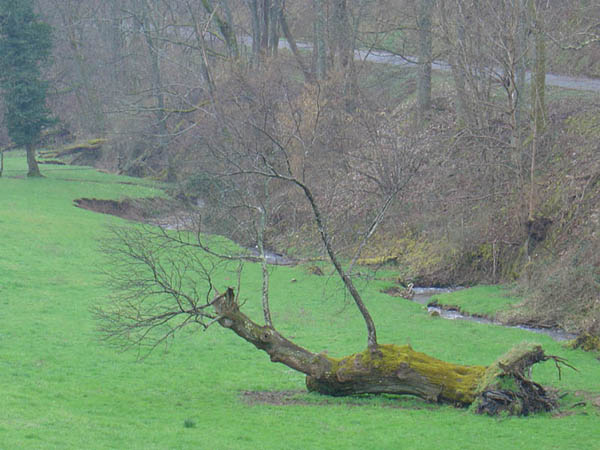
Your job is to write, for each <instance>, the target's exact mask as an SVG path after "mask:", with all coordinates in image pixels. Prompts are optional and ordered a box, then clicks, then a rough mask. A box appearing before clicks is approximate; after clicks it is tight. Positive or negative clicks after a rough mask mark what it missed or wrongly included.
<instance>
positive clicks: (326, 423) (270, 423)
mask: <svg viewBox="0 0 600 450" xmlns="http://www.w3.org/2000/svg"><path fill="white" fill-rule="evenodd" d="M5 166H6V170H5V173H4V176H3V177H2V178H0V243H1V245H0V449H37V448H42V449H46V448H55V449H95V448H114V449H187V448H190V449H254V448H260V449H313V448H315V449H316V448H324V449H349V448H357V449H358V448H360V449H367V448H368V449H387V448H390V449H398V448H406V449H416V448H419V449H421V448H422V449H428V448H431V449H438V448H443V449H465V448H486V449H507V448H518V449H552V448H556V449H569V448H572V449H578V450H579V449H594V448H600V417H599V414H598V409H597V408H596V407H594V406H592V404H591V403H590V402H589V401H588V403H587V405H586V406H580V407H577V408H572V409H571V408H570V405H571V404H573V403H575V402H578V401H580V400H581V398H580V397H576V396H574V395H573V394H571V395H569V396H567V397H566V398H565V400H564V404H565V406H564V408H563V412H564V413H565V414H563V415H561V416H551V415H548V414H542V415H538V416H536V417H525V418H489V417H482V416H477V415H475V414H473V413H472V412H471V411H469V410H464V409H455V408H453V407H451V406H436V405H431V404H427V403H425V402H422V401H420V400H417V399H410V398H389V397H388V398H366V397H361V398H355V399H330V398H328V399H325V400H327V404H322V401H323V400H324V398H323V397H320V396H318V395H313V394H306V393H303V389H304V377H303V376H302V375H301V374H299V373H296V372H294V371H292V370H290V369H288V368H287V367H285V366H282V365H279V364H274V363H271V362H270V361H269V360H268V357H267V356H266V355H265V354H263V353H260V352H258V351H257V350H255V349H254V348H253V347H252V346H251V345H250V344H247V343H246V342H244V341H241V340H240V339H239V338H238V337H237V336H235V335H234V334H233V333H231V332H229V331H227V330H224V329H221V328H219V327H217V326H215V327H213V328H211V329H209V330H208V331H206V332H203V331H200V330H193V329H190V330H188V331H187V332H184V333H182V334H180V335H178V336H177V337H176V339H175V340H173V342H171V345H170V347H169V351H168V352H167V353H165V352H164V351H162V350H160V349H159V350H157V351H156V352H155V353H153V354H152V355H150V356H149V357H148V358H146V359H144V360H142V361H138V360H137V359H136V354H135V353H134V352H126V353H120V352H117V351H116V350H115V349H113V348H111V347H108V346H106V345H104V344H102V343H101V342H100V340H99V335H98V334H97V332H96V331H95V329H96V324H95V323H94V320H93V319H92V315H91V313H90V308H91V307H92V306H93V305H95V304H102V303H104V302H106V301H108V295H109V292H108V291H107V289H106V288H105V287H104V286H103V284H102V277H101V275H100V272H101V268H102V266H103V261H104V258H103V255H102V254H101V253H100V252H99V250H98V239H100V238H102V237H103V236H106V234H107V225H110V224H125V223H126V222H125V221H123V220H121V219H118V218H115V217H110V216H104V215H101V214H97V213H93V212H90V211H85V210H82V209H79V208H76V207H74V206H73V200H74V199H76V198H79V197H96V198H104V199H109V198H110V199H117V198H119V197H123V196H132V197H144V196H155V195H160V192H159V191H157V190H156V189H154V188H153V186H152V183H148V182H142V181H141V180H135V179H127V178H124V177H116V176H112V175H105V174H99V173H97V172H95V171H93V170H91V169H83V168H76V167H55V166H42V171H43V173H44V174H45V175H46V178H44V179H27V178H26V177H25V173H26V165H25V160H24V157H23V155H22V154H20V153H13V154H7V155H6V159H5ZM259 274H260V270H259V268H258V267H255V266H252V265H248V266H247V267H246V271H245V273H244V276H243V287H242V289H243V292H242V297H244V298H246V299H247V303H246V307H245V308H246V311H247V312H248V314H250V315H252V316H254V317H258V316H259V302H260V278H259ZM226 276H227V275H226V274H223V280H224V283H226V282H227V280H225V278H226ZM292 279H296V280H297V281H296V282H293V283H292V282H291V280H292ZM231 283H232V284H233V285H234V284H235V280H231ZM383 283H384V282H371V283H363V285H361V286H360V288H361V290H362V292H363V293H364V297H365V299H366V301H367V303H368V306H369V308H370V309H371V312H372V314H373V316H374V318H375V321H376V323H377V325H378V333H379V339H380V342H381V343H396V344H405V343H410V344H411V345H412V346H413V348H414V349H415V350H418V351H423V352H426V353H429V354H431V355H432V356H435V357H438V358H441V359H444V360H448V361H452V362H456V363H461V364H489V363H491V362H492V361H494V360H495V359H496V358H497V357H498V356H500V355H501V354H502V353H504V352H505V351H506V350H508V349H509V348H510V347H511V346H513V345H515V344H517V343H519V342H522V341H524V340H528V341H534V342H539V343H541V344H542V345H543V346H544V348H545V349H546V351H547V352H548V353H550V354H557V355H560V356H563V357H566V358H568V360H569V361H570V362H571V363H572V364H573V365H575V366H576V367H577V368H578V369H579V372H574V371H571V370H564V371H563V376H562V379H561V380H558V377H557V373H556V370H555V369H554V367H553V364H552V363H546V364H545V365H541V366H536V368H535V369H534V377H535V379H536V380H537V381H539V382H541V383H543V384H551V385H553V386H555V387H557V388H558V389H560V390H562V391H568V392H571V393H574V392H575V391H585V392H596V398H598V397H599V396H600V381H598V380H600V377H599V374H600V362H599V361H598V360H597V359H596V356H597V355H593V354H588V353H584V352H581V351H573V350H566V349H564V348H563V347H562V346H561V344H559V343H556V342H554V341H552V340H551V339H550V338H547V337H545V336H539V335H533V334H531V333H528V332H526V331H523V330H518V329H505V328H501V327H498V326H488V325H482V324H477V323H470V322H465V321H446V320H443V319H440V318H432V317H429V316H428V315H427V312H426V309H425V308H424V307H423V306H422V305H419V304H416V303H412V302H407V301H405V300H402V299H398V298H394V297H390V296H387V295H385V294H382V293H380V292H379V291H380V289H381V288H382V286H383ZM222 287H225V286H222ZM271 298H272V302H273V320H274V323H275V326H276V327H278V328H279V329H280V331H281V332H282V333H283V334H285V335H287V336H288V337H290V338H292V339H293V340H295V341H296V342H298V343H299V344H301V345H304V346H306V347H307V348H309V349H310V350H312V351H316V352H318V351H322V350H326V351H328V352H329V354H330V355H332V356H342V355H345V354H349V353H354V352H357V351H361V350H363V349H364V347H365V345H366V333H365V330H364V326H363V324H362V322H361V318H360V316H359V315H358V313H357V312H356V311H355V309H354V308H353V306H352V305H351V304H350V302H349V300H348V299H347V298H346V297H345V296H344V293H343V291H342V290H341V289H340V285H339V283H338V282H336V281H335V280H333V279H330V278H328V277H319V276H316V275H311V274H309V273H308V271H307V270H306V269H304V268H302V267H297V268H289V267H278V268H273V270H272V292H271ZM265 390H268V391H297V394H295V398H296V399H297V400H299V401H301V403H302V404H295V405H280V406H278V405H270V404H262V403H255V404H249V403H247V402H245V401H244V400H243V393H244V392H245V391H265Z"/></svg>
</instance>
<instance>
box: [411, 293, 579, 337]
mask: <svg viewBox="0 0 600 450" xmlns="http://www.w3.org/2000/svg"><path fill="white" fill-rule="evenodd" d="M455 290H456V289H443V288H419V287H416V288H414V291H415V296H414V297H413V301H414V302H417V303H420V304H422V305H426V306H427V310H428V311H429V312H433V311H436V312H437V313H438V314H439V315H440V317H443V318H444V319H449V320H469V321H471V322H478V323H484V324H488V325H495V326H500V327H507V328H520V329H521V330H526V331H531V332H532V333H539V334H545V335H547V336H550V337H551V338H552V339H554V340H555V341H566V340H569V339H575V338H576V337H577V335H575V334H572V333H567V332H566V331H563V330H560V329H557V328H535V327H529V326H525V325H514V326H512V325H504V324H502V323H500V322H497V321H494V320H490V319H485V318H483V317H473V316H465V315H464V314H461V313H460V312H459V311H455V310H446V309H443V308H440V307H439V306H429V301H430V299H431V297H432V296H433V295H437V294H444V293H447V292H452V291H455Z"/></svg>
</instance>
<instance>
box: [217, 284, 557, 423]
mask: <svg viewBox="0 0 600 450" xmlns="http://www.w3.org/2000/svg"><path fill="white" fill-rule="evenodd" d="M212 305H213V307H214V308H215V311H216V313H217V314H218V315H219V318H218V322H219V324H221V326H223V327H224V328H229V329H231V330H232V331H234V332H235V333H236V334H237V335H238V336H240V337H242V338H243V339H244V340H246V341H248V342H250V343H252V344H253V345H254V346H255V347H257V348H258V349H260V350H263V351H265V352H266V353H267V354H269V356H270V357H271V361H273V362H280V363H283V364H285V365H287V366H288V367H291V368H292V369H295V370H298V371H300V372H302V373H305V374H306V386H307V388H308V390H309V391H311V392H318V393H320V394H324V395H331V396H348V395H358V394H398V395H414V396H417V397H420V398H422V399H424V400H426V401H430V402H437V403H451V404H453V405H456V406H463V407H464V406H469V405H475V407H476V408H475V410H476V412H478V413H480V414H490V415H496V414H499V413H501V412H506V413H508V414H510V415H528V414H531V413H535V412H539V411H550V410H552V409H554V408H556V406H557V399H556V395H555V393H554V392H552V391H551V390H549V389H546V388H544V387H542V386H541V385H540V384H538V383H536V382H534V381H532V380H530V379H529V378H528V377H529V373H530V369H531V367H532V366H533V365H535V364H537V363H541V362H544V361H548V360H553V361H554V362H555V364H556V365H557V367H559V364H565V365H567V366H568V364H566V362H565V361H564V360H562V359H561V358H559V357H556V356H549V355H546V354H545V353H544V351H543V349H542V347H541V346H539V345H534V344H527V345H522V346H519V347H516V348H514V349H512V350H511V351H509V352H508V353H507V354H505V355H503V356H502V357H501V358H499V359H498V360H497V361H496V362H494V363H493V364H491V365H490V366H466V365H459V364H453V363H449V362H445V361H441V360H439V359H436V358H433V357H431V356H429V355H426V354H424V353H420V352H417V351H415V350H413V349H412V347H411V346H410V345H405V346H397V345H377V346H376V347H373V348H368V349H366V350H365V351H363V352H360V353H355V354H353V355H350V356H346V357H344V358H340V359H337V358H333V357H330V356H328V355H326V354H324V353H318V354H315V353H312V352H310V351H308V350H306V349H304V348H302V347H300V346H298V345H296V344H294V343H293V342H291V341H289V340H287V339H286V338H285V337H283V336H282V335H281V334H280V333H279V332H278V331H277V330H275V329H274V328H272V327H270V326H261V325H259V324H256V323H255V322H253V321H252V320H251V319H250V318H249V317H248V316H246V315H245V314H243V313H242V312H241V311H240V309H239V305H238V303H237V301H236V298H235V296H234V294H233V290H231V289H229V290H228V291H227V292H226V293H225V294H223V295H220V296H218V297H216V298H215V299H214V300H213V302H212ZM559 373H560V372H559Z"/></svg>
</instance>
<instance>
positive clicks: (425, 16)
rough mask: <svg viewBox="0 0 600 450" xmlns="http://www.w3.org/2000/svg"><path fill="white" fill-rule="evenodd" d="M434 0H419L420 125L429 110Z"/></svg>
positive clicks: (418, 88) (418, 118) (418, 80)
mask: <svg viewBox="0 0 600 450" xmlns="http://www.w3.org/2000/svg"><path fill="white" fill-rule="evenodd" d="M434 4H435V0H421V1H420V4H419V16H418V23H417V28H418V32H419V73H418V79H417V107H418V117H417V122H418V123H422V122H423V121H424V120H425V118H426V115H427V113H428V112H429V109H430V108H431V62H432V61H431V60H432V38H431V16H432V13H433V6H434Z"/></svg>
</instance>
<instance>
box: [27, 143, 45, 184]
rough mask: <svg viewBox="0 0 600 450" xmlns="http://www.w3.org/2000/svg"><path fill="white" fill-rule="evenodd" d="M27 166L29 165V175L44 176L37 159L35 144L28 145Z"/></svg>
mask: <svg viewBox="0 0 600 450" xmlns="http://www.w3.org/2000/svg"><path fill="white" fill-rule="evenodd" d="M27 167H29V171H28V172H27V176H28V177H41V176H42V173H41V172H40V168H39V166H38V163H37V160H36V159H35V148H34V147H33V145H28V146H27Z"/></svg>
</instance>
